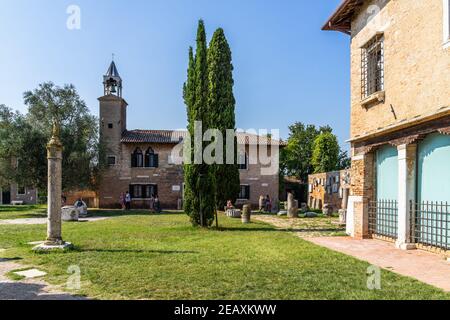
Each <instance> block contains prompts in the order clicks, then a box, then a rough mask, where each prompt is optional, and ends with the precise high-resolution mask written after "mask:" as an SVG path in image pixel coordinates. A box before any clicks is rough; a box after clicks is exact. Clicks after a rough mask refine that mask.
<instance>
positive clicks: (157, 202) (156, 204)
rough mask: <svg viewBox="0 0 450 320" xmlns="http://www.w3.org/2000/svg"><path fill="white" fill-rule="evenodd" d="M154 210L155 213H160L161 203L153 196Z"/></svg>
mask: <svg viewBox="0 0 450 320" xmlns="http://www.w3.org/2000/svg"><path fill="white" fill-rule="evenodd" d="M154 209H155V212H156V213H161V203H160V202H159V197H158V195H156V196H155V202H154Z"/></svg>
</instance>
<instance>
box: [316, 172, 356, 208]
mask: <svg viewBox="0 0 450 320" xmlns="http://www.w3.org/2000/svg"><path fill="white" fill-rule="evenodd" d="M349 177H350V170H342V171H334V172H328V173H318V174H313V175H310V176H309V177H308V206H309V207H310V208H312V209H322V208H323V205H324V204H328V205H329V206H331V207H332V209H333V211H335V212H337V211H339V210H340V209H342V200H343V189H345V188H346V189H349V188H350V184H349V180H348V179H349Z"/></svg>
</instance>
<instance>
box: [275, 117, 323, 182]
mask: <svg viewBox="0 0 450 320" xmlns="http://www.w3.org/2000/svg"><path fill="white" fill-rule="evenodd" d="M289 130H290V136H289V139H288V142H287V146H286V147H285V148H283V149H282V150H281V154H280V167H281V168H280V169H281V170H280V171H281V173H282V174H283V175H284V176H293V177H296V178H298V179H299V180H301V181H304V182H305V181H308V175H309V174H311V173H312V172H313V167H312V164H311V158H312V153H313V143H314V140H315V139H316V137H317V136H318V135H319V134H320V129H317V128H316V127H315V126H314V125H307V126H306V125H304V124H303V123H301V122H297V123H295V124H293V125H291V126H290V127H289ZM281 181H282V179H281Z"/></svg>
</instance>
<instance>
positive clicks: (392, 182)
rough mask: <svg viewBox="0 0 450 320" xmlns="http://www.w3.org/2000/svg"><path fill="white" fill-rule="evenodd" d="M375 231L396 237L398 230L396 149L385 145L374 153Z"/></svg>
mask: <svg viewBox="0 0 450 320" xmlns="http://www.w3.org/2000/svg"><path fill="white" fill-rule="evenodd" d="M376 173H377V174H376V179H377V184H376V187H377V189H376V195H377V197H376V200H377V201H376V202H377V203H376V217H375V221H376V223H375V233H376V234H378V235H382V236H386V237H391V238H397V230H398V204H397V199H398V151H397V148H396V147H393V146H390V145H386V146H383V147H381V148H380V149H378V151H377V153H376Z"/></svg>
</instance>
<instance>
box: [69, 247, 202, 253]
mask: <svg viewBox="0 0 450 320" xmlns="http://www.w3.org/2000/svg"><path fill="white" fill-rule="evenodd" d="M74 251H75V252H97V253H157V254H198V253H199V252H197V251H178V250H129V249H80V248H75V250H74Z"/></svg>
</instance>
